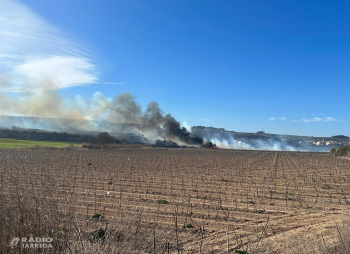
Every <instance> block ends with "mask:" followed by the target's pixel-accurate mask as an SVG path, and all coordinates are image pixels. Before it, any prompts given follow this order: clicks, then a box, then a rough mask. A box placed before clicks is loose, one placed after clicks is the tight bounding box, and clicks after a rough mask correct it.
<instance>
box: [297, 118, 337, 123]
mask: <svg viewBox="0 0 350 254" xmlns="http://www.w3.org/2000/svg"><path fill="white" fill-rule="evenodd" d="M330 121H338V120H337V119H335V118H333V117H325V118H320V117H312V118H300V119H297V120H293V122H305V123H308V122H330Z"/></svg>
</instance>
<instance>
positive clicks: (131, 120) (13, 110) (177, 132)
mask: <svg viewBox="0 0 350 254" xmlns="http://www.w3.org/2000/svg"><path fill="white" fill-rule="evenodd" d="M0 115H14V116H26V117H39V118H38V119H36V121H40V123H36V126H35V127H45V129H50V124H49V123H48V122H49V121H48V120H47V119H46V120H45V118H55V122H56V123H57V122H59V123H60V125H61V127H62V128H64V127H65V126H66V130H67V131H68V130H69V129H74V130H80V131H88V130H90V131H115V129H113V128H112V129H106V127H105V128H103V127H102V126H101V125H102V124H103V123H104V122H105V121H108V122H112V123H116V124H126V125H128V126H129V127H130V128H129V131H133V132H135V133H137V132H139V133H140V132H141V133H143V134H144V135H145V136H146V138H148V139H150V140H153V141H154V140H156V139H158V138H161V139H167V140H172V141H175V142H178V143H180V144H191V145H199V144H202V143H203V138H201V137H199V136H197V135H194V134H192V133H190V132H189V131H188V130H187V129H186V128H185V127H181V124H180V123H179V122H178V121H177V120H176V119H175V118H174V117H173V116H172V115H171V114H165V113H164V112H163V111H162V109H161V108H160V107H159V104H158V103H157V102H154V101H153V102H150V103H149V104H148V105H147V108H146V110H144V111H143V110H142V107H141V105H140V104H138V103H137V102H136V100H135V97H134V96H133V95H132V94H130V93H120V94H118V95H117V96H115V97H114V98H113V99H110V98H107V97H106V96H104V95H103V94H102V93H99V92H96V93H95V94H94V95H93V97H92V98H88V99H83V98H82V97H81V96H76V97H75V98H74V99H64V98H63V97H62V96H60V94H59V93H58V92H57V90H40V91H36V92H28V93H24V94H21V95H17V96H15V97H10V96H8V95H6V94H4V93H2V94H1V93H0ZM81 120H88V121H81ZM82 123H83V124H82ZM101 123H102V124H101ZM38 125H40V126H38ZM0 126H1V124H0ZM24 127H30V126H28V124H27V125H26V126H24ZM110 127H111V125H110V124H109V128H110ZM52 128H53V127H52V126H51V129H52Z"/></svg>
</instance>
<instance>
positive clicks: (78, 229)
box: [0, 147, 350, 253]
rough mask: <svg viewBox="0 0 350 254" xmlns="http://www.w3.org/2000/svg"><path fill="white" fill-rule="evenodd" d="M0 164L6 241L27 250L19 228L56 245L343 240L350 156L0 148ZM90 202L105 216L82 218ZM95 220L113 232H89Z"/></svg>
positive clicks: (163, 248)
mask: <svg viewBox="0 0 350 254" xmlns="http://www.w3.org/2000/svg"><path fill="white" fill-rule="evenodd" d="M0 165H1V167H0V175H1V183H0V184H1V196H0V197H1V200H0V201H1V203H2V204H5V205H4V206H3V207H2V208H1V209H2V210H0V212H1V222H0V227H1V235H0V239H1V240H0V245H1V246H2V247H1V248H2V249H0V250H2V251H3V252H4V253H21V252H22V253H29V252H30V251H31V250H28V249H26V250H23V249H21V248H20V247H18V248H17V249H11V248H10V247H9V244H8V243H9V241H10V239H11V238H12V237H16V236H18V237H19V236H22V237H25V236H28V235H33V236H47V235H51V236H52V238H54V243H55V244H56V246H55V248H54V249H53V250H52V252H54V253H59V252H61V253H87V252H93V251H94V253H167V252H169V253H227V252H229V253H234V251H235V250H237V249H240V250H248V251H249V253H346V251H348V249H347V248H348V247H349V246H350V245H349V241H350V237H349V236H350V233H348V231H347V225H348V218H349V209H348V208H349V201H348V199H349V198H350V195H349V194H350V185H349V179H350V171H349V169H350V161H349V160H347V159H343V158H338V157H333V156H329V155H327V154H321V153H299V152H267V151H234V150H203V149H142V148H138V147H133V148H125V147H124V148H123V149H120V150H104V151H101V150H94V151H86V150H84V151H83V150H72V151H47V150H38V151H28V150H20V151H19V150H17V151H16V150H14V151H9V150H1V151H0ZM159 200H165V201H167V202H165V203H166V204H159V202H160V201H159ZM97 213H98V214H102V216H103V218H102V219H100V220H91V219H90V218H91V216H92V215H93V214H97ZM176 224H177V227H176V226H175V225H176ZM188 224H191V228H186V227H184V226H185V225H188ZM99 228H103V229H104V230H105V231H106V232H110V235H108V237H110V239H114V240H113V241H112V240H108V239H109V238H108V237H106V239H105V240H101V239H100V240H98V241H94V240H92V239H91V237H90V233H91V232H92V231H95V230H97V229H99ZM175 229H176V230H175ZM111 230H112V231H111ZM61 231H63V233H62V232H61ZM176 234H177V237H176ZM227 240H228V242H229V243H228V244H227ZM106 246H107V247H106ZM108 248H110V249H108ZM344 251H345V252H344ZM33 253H35V252H33Z"/></svg>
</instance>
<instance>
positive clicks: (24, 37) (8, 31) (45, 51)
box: [0, 0, 98, 92]
mask: <svg viewBox="0 0 350 254" xmlns="http://www.w3.org/2000/svg"><path fill="white" fill-rule="evenodd" d="M0 41H1V47H0V75H1V76H2V77H6V79H4V78H0V91H12V92H23V91H28V90H37V89H60V88H67V87H73V86H83V85H88V84H92V83H96V82H97V81H98V72H97V68H96V67H95V65H94V63H93V61H92V59H91V58H90V57H89V53H88V49H86V48H84V47H83V46H81V45H79V46H78V45H77V44H80V43H75V42H74V40H72V39H69V38H68V37H67V36H65V35H64V34H63V33H62V32H60V31H59V30H58V29H56V28H55V27H54V26H52V25H50V24H48V23H47V22H46V21H45V20H43V19H42V18H41V17H39V16H38V15H36V14H35V13H34V12H33V11H31V10H30V9H29V8H27V7H26V6H24V5H22V4H21V3H19V2H17V1H15V0H11V1H4V0H0Z"/></svg>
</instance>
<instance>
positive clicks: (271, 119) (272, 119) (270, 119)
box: [268, 117, 276, 121]
mask: <svg viewBox="0 0 350 254" xmlns="http://www.w3.org/2000/svg"><path fill="white" fill-rule="evenodd" d="M268 120H269V121H275V120H276V118H274V117H269V118H268Z"/></svg>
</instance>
